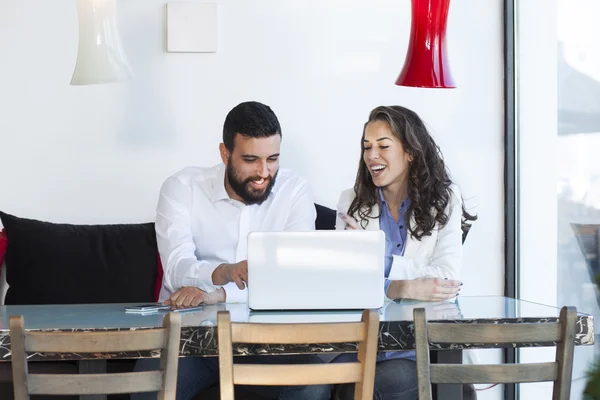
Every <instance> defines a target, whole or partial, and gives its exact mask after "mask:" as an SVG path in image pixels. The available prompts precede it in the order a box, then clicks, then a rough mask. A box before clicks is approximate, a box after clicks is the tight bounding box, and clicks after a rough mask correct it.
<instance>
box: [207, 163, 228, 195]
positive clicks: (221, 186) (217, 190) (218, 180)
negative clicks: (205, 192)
mask: <svg viewBox="0 0 600 400" xmlns="http://www.w3.org/2000/svg"><path fill="white" fill-rule="evenodd" d="M209 192H210V201H212V202H213V203H216V202H217V201H220V200H228V199H229V198H230V197H229V194H228V193H227V190H225V164H220V165H219V166H218V167H217V173H216V174H215V176H214V177H213V179H211V180H210V188H209Z"/></svg>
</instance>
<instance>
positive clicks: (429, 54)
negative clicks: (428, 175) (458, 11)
mask: <svg viewBox="0 0 600 400" xmlns="http://www.w3.org/2000/svg"><path fill="white" fill-rule="evenodd" d="M449 7H450V0H412V26H411V30H410V43H409V45H408V51H407V53H406V60H405V62H404V68H402V72H400V76H398V79H397V80H396V85H398V86H414V87H422V88H455V87H456V84H455V83H454V78H452V73H451V72H450V66H449V63H448V55H447V54H446V23H447V20H448V8H449Z"/></svg>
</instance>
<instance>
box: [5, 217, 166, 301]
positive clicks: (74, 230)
mask: <svg viewBox="0 0 600 400" xmlns="http://www.w3.org/2000/svg"><path fill="white" fill-rule="evenodd" d="M0 219H1V220H2V224H3V225H4V228H5V229H6V235H7V239H8V249H7V252H6V260H5V262H6V268H7V272H6V279H7V282H8V284H9V289H8V292H7V294H6V299H5V303H6V304H77V303H127V302H152V301H154V287H155V279H156V274H157V247H156V235H155V232H154V224H153V223H144V224H120V225H70V224H55V223H49V222H42V221H37V220H31V219H25V218H18V217H15V216H12V215H9V214H5V213H3V212H0Z"/></svg>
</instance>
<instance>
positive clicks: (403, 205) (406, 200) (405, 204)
mask: <svg viewBox="0 0 600 400" xmlns="http://www.w3.org/2000/svg"><path fill="white" fill-rule="evenodd" d="M377 192H379V200H381V204H382V205H386V204H387V203H386V201H385V198H384V197H383V190H382V189H381V188H378V189H377ZM409 205H410V197H408V196H406V197H405V198H404V200H402V202H401V203H400V211H403V210H406V209H407V208H408V206H409Z"/></svg>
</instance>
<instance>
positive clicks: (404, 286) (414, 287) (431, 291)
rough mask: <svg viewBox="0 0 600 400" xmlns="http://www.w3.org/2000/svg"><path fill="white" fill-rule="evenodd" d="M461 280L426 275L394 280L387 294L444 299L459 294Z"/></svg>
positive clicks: (397, 296)
mask: <svg viewBox="0 0 600 400" xmlns="http://www.w3.org/2000/svg"><path fill="white" fill-rule="evenodd" d="M461 286H462V282H461V281H457V280H454V279H443V278H435V277H432V276H424V277H421V278H417V279H412V280H402V281H392V283H391V284H390V286H389V287H388V292H387V296H388V297H389V298H391V299H415V300H420V301H444V300H450V299H453V298H454V297H456V296H457V295H458V292H459V291H460V288H461Z"/></svg>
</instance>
